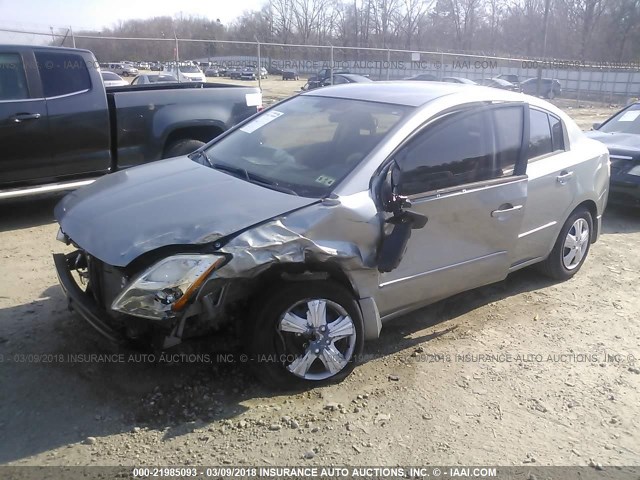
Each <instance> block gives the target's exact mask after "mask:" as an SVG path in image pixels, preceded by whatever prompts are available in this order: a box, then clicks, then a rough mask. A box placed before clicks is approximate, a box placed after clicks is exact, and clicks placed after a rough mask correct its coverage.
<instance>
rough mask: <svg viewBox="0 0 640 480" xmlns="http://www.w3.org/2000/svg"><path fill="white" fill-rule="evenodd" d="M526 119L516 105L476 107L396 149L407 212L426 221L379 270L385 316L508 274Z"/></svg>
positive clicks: (521, 196)
mask: <svg viewBox="0 0 640 480" xmlns="http://www.w3.org/2000/svg"><path fill="white" fill-rule="evenodd" d="M523 125H524V106H523V105H521V104H514V105H505V106H500V107H485V106H482V107H474V108H472V109H467V110H464V111H458V112H453V113H451V114H449V115H447V116H445V117H444V118H442V119H439V120H436V122H435V123H432V124H431V125H429V126H427V127H426V128H425V129H424V130H423V131H422V132H420V133H418V134H417V135H416V136H415V137H414V138H413V139H411V140H410V141H409V142H408V143H407V144H406V145H405V146H404V147H403V148H402V149H401V150H400V151H399V152H398V154H397V155H395V159H396V162H397V163H398V165H399V166H400V169H401V171H402V174H401V179H400V184H399V186H398V192H399V193H400V194H401V195H406V196H408V197H409V199H410V200H411V203H412V205H411V207H409V208H407V209H406V210H407V211H409V212H414V213H416V214H419V215H422V216H426V217H427V218H428V222H427V224H426V225H425V226H424V227H423V228H421V229H418V230H413V231H412V235H411V237H410V239H409V242H408V244H407V249H406V251H405V253H404V256H403V257H402V260H401V261H400V264H399V265H398V267H397V268H396V269H395V270H393V271H391V272H388V273H383V274H381V275H380V285H379V288H380V290H379V296H378V298H377V299H376V300H377V302H378V305H379V308H380V311H381V314H382V315H385V314H390V313H392V312H398V311H402V310H403V308H405V307H406V308H411V307H412V306H415V305H417V304H426V303H429V302H432V301H435V300H437V299H440V298H444V297H446V296H449V295H453V294H455V293H458V292H461V291H464V290H468V289H470V288H474V287H477V286H480V285H485V284H488V283H492V282H496V281H499V280H501V279H503V278H505V277H506V275H507V273H508V271H509V265H510V256H511V254H512V253H513V252H512V251H513V249H514V247H515V245H516V242H517V238H518V233H519V231H520V225H521V222H522V217H523V213H524V210H525V203H526V199H527V179H526V176H525V175H522V174H521V173H523V158H522V135H523Z"/></svg>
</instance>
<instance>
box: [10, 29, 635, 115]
mask: <svg viewBox="0 0 640 480" xmlns="http://www.w3.org/2000/svg"><path fill="white" fill-rule="evenodd" d="M0 31H1V29H0ZM24 33H26V34H31V35H32V37H33V38H34V39H35V38H38V35H43V36H45V37H49V38H53V39H54V40H53V41H52V43H54V44H58V45H64V46H67V47H72V46H75V47H77V48H86V49H88V50H91V51H93V52H94V53H95V55H96V57H97V59H98V61H99V62H101V63H102V62H119V61H123V60H131V61H143V60H144V61H159V62H170V61H176V60H180V61H187V60H193V61H197V62H200V63H202V62H205V63H207V62H211V63H212V64H217V65H219V66H222V67H235V68H242V67H245V66H257V65H258V64H259V65H260V66H262V67H265V68H266V69H267V70H268V71H269V72H270V73H272V74H276V75H277V74H279V73H280V72H282V71H283V70H290V71H295V72H296V73H297V75H298V76H299V77H300V78H301V79H302V78H306V77H309V76H312V75H315V74H316V73H317V72H318V71H319V70H322V69H325V68H330V67H332V66H333V67H334V71H339V70H348V71H349V72H351V73H357V74H361V75H366V76H368V77H369V78H371V79H372V80H399V79H404V78H408V77H411V76H414V75H418V74H428V75H431V76H433V77H434V78H435V79H437V80H442V79H443V78H445V77H456V78H467V79H470V80H473V81H476V82H479V81H482V80H485V79H490V78H493V77H496V76H498V75H517V76H518V77H519V79H520V80H521V81H522V80H525V79H528V78H537V77H538V76H539V77H541V78H551V79H557V80H558V81H559V83H560V86H561V92H560V96H561V97H564V98H570V99H575V100H576V103H577V104H579V103H580V102H581V101H599V102H606V103H611V104H626V103H628V102H629V101H631V100H632V99H635V98H638V97H640V64H633V63H629V64H620V63H613V62H612V63H608V62H598V63H593V62H591V63H590V62H583V61H573V60H555V59H544V60H541V59H532V58H510V57H499V56H484V55H471V54H461V53H451V52H429V51H411V50H397V49H381V48H358V47H345V46H332V45H289V44H277V43H263V42H259V41H254V42H237V41H222V40H216V39H182V38H164V37H163V38H120V37H103V36H100V35H75V36H74V35H73V33H72V32H71V31H70V30H69V31H67V32H65V33H64V34H53V33H51V34H48V33H47V34H44V33H38V32H24ZM40 43H41V42H40Z"/></svg>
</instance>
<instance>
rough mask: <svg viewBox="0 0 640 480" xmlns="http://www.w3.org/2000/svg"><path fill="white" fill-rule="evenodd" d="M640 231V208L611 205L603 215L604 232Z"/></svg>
mask: <svg viewBox="0 0 640 480" xmlns="http://www.w3.org/2000/svg"><path fill="white" fill-rule="evenodd" d="M637 232H640V208H632V207H622V206H618V205H609V206H608V207H607V209H606V211H605V212H604V215H603V216H602V234H604V235H606V234H610V233H614V234H616V233H637Z"/></svg>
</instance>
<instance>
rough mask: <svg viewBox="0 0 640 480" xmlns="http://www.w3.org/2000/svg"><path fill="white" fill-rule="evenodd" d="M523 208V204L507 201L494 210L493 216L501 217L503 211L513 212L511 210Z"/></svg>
mask: <svg viewBox="0 0 640 480" xmlns="http://www.w3.org/2000/svg"><path fill="white" fill-rule="evenodd" d="M521 208H522V205H515V206H513V205H511V204H510V203H505V204H504V205H500V206H499V207H498V210H494V211H493V212H491V216H492V217H494V218H495V217H499V216H500V215H502V214H503V213H511V212H516V211H518V210H520V209H521Z"/></svg>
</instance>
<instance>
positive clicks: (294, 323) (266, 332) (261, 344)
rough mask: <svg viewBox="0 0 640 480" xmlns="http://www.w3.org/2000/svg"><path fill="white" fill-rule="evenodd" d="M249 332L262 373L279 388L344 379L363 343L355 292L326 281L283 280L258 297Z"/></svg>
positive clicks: (251, 350) (254, 359) (253, 357)
mask: <svg viewBox="0 0 640 480" xmlns="http://www.w3.org/2000/svg"><path fill="white" fill-rule="evenodd" d="M246 334H247V342H246V343H247V350H248V353H249V354H250V358H251V360H252V363H253V366H254V367H255V369H256V373H257V376H258V378H260V379H261V380H262V381H263V382H265V383H266V384H268V385H272V386H273V385H275V386H277V387H279V388H292V387H301V386H302V387H304V386H306V387H309V386H316V385H322V384H327V383H334V382H339V381H341V380H343V379H344V378H346V377H347V376H348V375H349V374H350V373H351V372H352V371H353V369H354V368H355V365H356V359H357V358H358V357H359V356H360V354H361V353H362V349H363V344H364V329H363V323H362V317H361V315H360V310H359V308H358V306H357V304H356V301H355V299H354V297H353V295H352V294H351V293H350V292H349V291H348V290H347V289H345V288H344V287H342V286H340V285H338V284H336V283H333V282H328V281H322V282H319V281H304V282H300V283H284V284H281V285H280V286H279V288H277V289H275V290H273V291H272V292H270V293H269V294H268V295H265V296H263V297H262V299H259V300H257V301H256V302H255V304H254V315H252V316H251V320H250V321H248V322H247V329H246Z"/></svg>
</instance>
